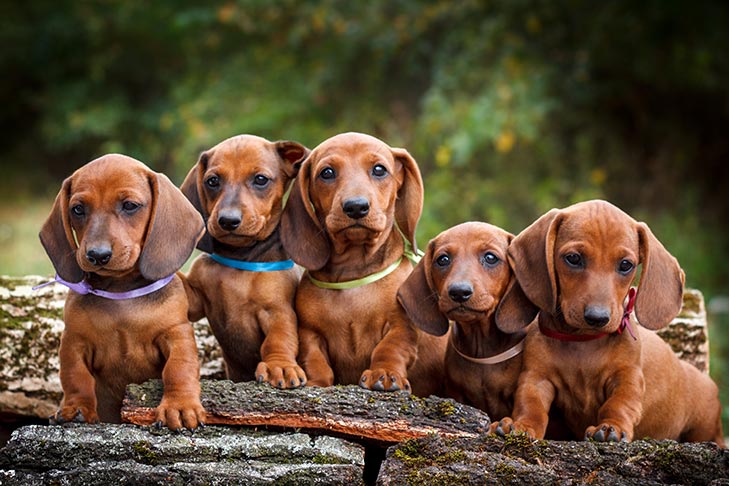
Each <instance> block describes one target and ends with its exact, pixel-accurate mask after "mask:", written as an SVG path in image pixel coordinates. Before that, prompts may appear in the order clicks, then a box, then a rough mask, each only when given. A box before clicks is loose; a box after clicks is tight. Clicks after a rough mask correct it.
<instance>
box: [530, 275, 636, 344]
mask: <svg viewBox="0 0 729 486" xmlns="http://www.w3.org/2000/svg"><path fill="white" fill-rule="evenodd" d="M635 296H636V290H635V287H631V288H630V290H629V291H628V303H627V304H626V305H625V310H624V312H623V318H622V320H621V321H620V326H619V327H618V330H617V331H615V332H614V333H607V332H601V333H599V334H566V333H563V332H559V331H555V330H554V329H550V328H548V327H544V325H543V323H542V320H541V319H540V320H539V330H540V331H541V332H542V334H544V335H545V336H547V337H550V338H552V339H557V340H559V341H566V342H585V341H594V340H595V339H601V338H604V337H605V336H610V335H611V334H622V333H623V331H624V330H625V329H627V330H628V333H629V334H630V336H631V337H632V338H633V339H635V340H637V339H638V338H637V337H635V334H634V333H633V328H632V327H631V325H630V313H631V312H633V308H634V307H635Z"/></svg>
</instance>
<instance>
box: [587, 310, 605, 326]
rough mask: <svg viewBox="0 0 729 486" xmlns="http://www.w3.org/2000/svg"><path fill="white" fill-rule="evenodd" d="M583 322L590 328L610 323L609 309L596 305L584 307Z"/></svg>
mask: <svg viewBox="0 0 729 486" xmlns="http://www.w3.org/2000/svg"><path fill="white" fill-rule="evenodd" d="M585 322H586V323H587V324H588V325H590V326H592V327H602V326H604V325H605V324H607V323H608V322H610V309H608V308H606V307H602V306H598V305H588V306H587V307H585Z"/></svg>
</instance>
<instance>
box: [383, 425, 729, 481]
mask: <svg viewBox="0 0 729 486" xmlns="http://www.w3.org/2000/svg"><path fill="white" fill-rule="evenodd" d="M377 483H378V484H381V485H394V484H410V485H417V484H427V485H432V484H442V485H466V484H506V483H510V484H533V485H544V484H565V485H566V484H610V485H614V484H615V485H636V486H637V485H650V484H729V451H727V450H726V449H720V448H719V447H717V446H716V444H713V443H693V444H688V443H687V444H678V443H676V442H673V441H635V442H631V443H600V444H598V443H592V442H552V441H534V440H531V439H529V438H527V437H526V436H510V437H507V438H505V439H502V438H497V437H494V436H481V437H477V438H471V439H448V438H443V437H438V436H431V437H427V438H425V439H416V440H409V441H407V442H403V443H401V444H399V445H396V446H392V447H390V448H389V449H388V450H387V458H386V460H385V462H384V463H383V464H382V468H381V469H380V474H379V477H378V479H377Z"/></svg>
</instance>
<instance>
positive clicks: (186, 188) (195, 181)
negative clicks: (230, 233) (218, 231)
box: [180, 152, 213, 253]
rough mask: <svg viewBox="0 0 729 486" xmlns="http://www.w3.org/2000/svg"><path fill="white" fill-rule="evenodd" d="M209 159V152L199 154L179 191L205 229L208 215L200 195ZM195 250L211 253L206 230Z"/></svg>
mask: <svg viewBox="0 0 729 486" xmlns="http://www.w3.org/2000/svg"><path fill="white" fill-rule="evenodd" d="M209 159H210V152H203V153H201V154H200V158H199V159H198V161H197V163H196V164H195V165H193V166H192V169H190V172H188V173H187V177H185V180H184V181H182V185H181V186H180V190H181V191H182V194H184V195H185V197H186V198H187V199H188V200H189V201H190V203H191V204H192V206H193V207H194V208H195V209H197V211H198V212H199V213H200V214H201V215H202V218H203V221H204V224H205V226H206V227H207V223H208V217H209V216H210V215H209V214H208V211H207V208H206V206H205V204H203V198H202V197H201V196H200V193H201V192H202V191H203V187H202V184H203V180H202V178H203V175H204V174H205V171H206V170H207V167H208V160H209ZM197 249H198V250H200V251H204V252H206V253H212V252H213V238H212V237H211V236H210V234H209V233H208V231H207V229H206V230H205V234H204V235H203V236H202V238H200V241H198V242H197Z"/></svg>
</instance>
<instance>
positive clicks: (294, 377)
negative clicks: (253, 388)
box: [256, 308, 306, 388]
mask: <svg viewBox="0 0 729 486" xmlns="http://www.w3.org/2000/svg"><path fill="white" fill-rule="evenodd" d="M261 329H262V330H263V333H264V334H265V335H266V338H265V339H264V340H263V343H262V344H261V362H260V363H259V364H258V367H257V368H256V379H257V380H258V381H259V382H263V381H266V382H268V383H270V384H271V385H272V386H275V387H277V388H297V387H300V386H304V385H305V384H306V374H305V373H304V370H302V369H301V367H299V365H298V364H296V355H297V354H298V352H299V337H298V334H297V332H296V314H295V313H294V311H293V309H291V308H282V309H275V310H274V311H272V312H270V313H268V315H267V316H266V318H265V320H262V321H261Z"/></svg>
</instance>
